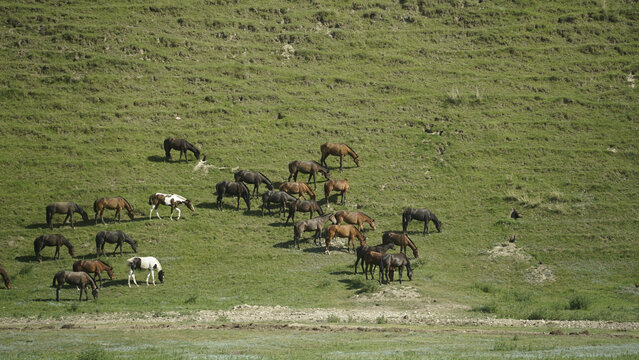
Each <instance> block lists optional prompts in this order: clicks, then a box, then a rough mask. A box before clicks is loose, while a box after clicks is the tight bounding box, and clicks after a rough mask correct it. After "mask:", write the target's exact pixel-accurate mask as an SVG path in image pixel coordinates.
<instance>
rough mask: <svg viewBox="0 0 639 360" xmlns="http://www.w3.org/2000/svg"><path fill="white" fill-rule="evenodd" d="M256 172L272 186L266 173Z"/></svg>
mask: <svg viewBox="0 0 639 360" xmlns="http://www.w3.org/2000/svg"><path fill="white" fill-rule="evenodd" d="M257 173H258V174H260V175H261V176H262V177H263V178H264V180H266V182H267V183H268V184H269V185H271V186H273V183H272V182H271V180H269V179H268V178H267V177H266V175H264V174H262V173H261V172H259V171H258V172H257Z"/></svg>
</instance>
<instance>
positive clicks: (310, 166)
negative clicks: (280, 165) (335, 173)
mask: <svg viewBox="0 0 639 360" xmlns="http://www.w3.org/2000/svg"><path fill="white" fill-rule="evenodd" d="M288 172H289V175H288V180H287V181H291V178H293V181H297V174H298V173H299V172H303V173H304V174H310V175H309V176H308V181H307V182H308V183H310V182H311V178H312V179H313V188H314V189H317V178H316V175H317V173H320V174H322V175H324V177H325V178H326V179H330V178H331V174H330V173H329V172H328V169H327V168H325V167H323V166H322V165H321V164H320V163H318V162H317V161H300V160H295V161H291V162H290V163H289V164H288Z"/></svg>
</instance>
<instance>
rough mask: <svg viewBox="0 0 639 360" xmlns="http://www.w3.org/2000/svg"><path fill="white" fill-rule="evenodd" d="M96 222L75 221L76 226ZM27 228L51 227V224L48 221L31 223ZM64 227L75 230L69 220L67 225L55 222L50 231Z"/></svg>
mask: <svg viewBox="0 0 639 360" xmlns="http://www.w3.org/2000/svg"><path fill="white" fill-rule="evenodd" d="M93 224H94V222H93V221H91V220H89V222H84V221H78V222H74V223H73V225H74V226H75V227H86V226H93ZM25 228H27V229H49V226H48V225H47V224H46V223H33V224H29V225H27V226H25ZM63 228H69V229H71V230H73V228H72V227H71V225H69V223H68V222H67V223H66V224H65V225H62V223H60V224H53V230H49V231H56V229H57V230H62V229H63Z"/></svg>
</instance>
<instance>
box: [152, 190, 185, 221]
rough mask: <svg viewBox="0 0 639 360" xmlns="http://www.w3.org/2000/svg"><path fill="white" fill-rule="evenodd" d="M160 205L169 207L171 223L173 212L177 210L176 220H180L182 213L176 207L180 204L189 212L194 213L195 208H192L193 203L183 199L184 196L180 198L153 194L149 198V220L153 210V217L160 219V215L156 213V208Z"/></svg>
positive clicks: (171, 195) (173, 195)
mask: <svg viewBox="0 0 639 360" xmlns="http://www.w3.org/2000/svg"><path fill="white" fill-rule="evenodd" d="M160 204H162V205H167V206H170V207H171V221H173V210H177V212H178V217H177V220H180V215H182V211H180V209H178V206H179V205H180V204H184V205H186V207H187V208H188V209H189V210H191V211H195V208H194V207H193V203H192V202H191V200H189V199H187V198H185V197H184V196H180V195H178V194H162V193H155V194H153V195H151V196H149V205H151V211H149V220H151V215H152V214H153V209H155V215H157V216H158V219H162V218H161V217H160V213H159V212H158V206H160Z"/></svg>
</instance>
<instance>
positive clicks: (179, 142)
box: [164, 137, 200, 162]
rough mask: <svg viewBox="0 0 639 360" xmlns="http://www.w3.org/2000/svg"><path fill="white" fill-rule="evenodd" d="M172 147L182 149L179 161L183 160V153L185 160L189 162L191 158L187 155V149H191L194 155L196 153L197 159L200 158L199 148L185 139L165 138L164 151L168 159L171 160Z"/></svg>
mask: <svg viewBox="0 0 639 360" xmlns="http://www.w3.org/2000/svg"><path fill="white" fill-rule="evenodd" d="M171 149H175V150H180V158H179V159H178V161H180V160H182V154H184V160H186V162H189V158H188V156H187V153H186V151H187V150H191V151H192V152H193V155H195V159H197V160H200V150H198V149H197V148H196V147H195V146H193V144H191V143H190V142H188V141H186V140H184V139H175V138H172V137H170V138H166V139H165V140H164V152H165V153H166V161H169V160H171Z"/></svg>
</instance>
